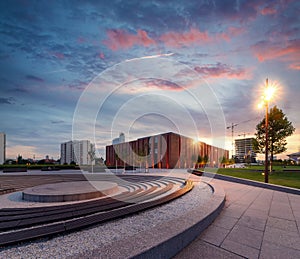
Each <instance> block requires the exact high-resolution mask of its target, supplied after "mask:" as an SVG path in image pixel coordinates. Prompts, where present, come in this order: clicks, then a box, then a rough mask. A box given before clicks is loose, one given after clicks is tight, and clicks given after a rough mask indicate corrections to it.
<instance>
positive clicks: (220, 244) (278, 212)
mask: <svg viewBox="0 0 300 259" xmlns="http://www.w3.org/2000/svg"><path fill="white" fill-rule="evenodd" d="M213 182H215V183H217V184H219V185H220V186H222V187H223V188H224V191H225V193H226V203H225V207H224V209H223V210H222V212H221V214H220V215H219V216H218V217H217V219H216V220H215V221H214V222H213V224H212V225H210V226H209V227H208V228H207V229H206V230H205V231H204V232H203V233H202V234H201V235H200V236H199V237H198V238H197V239H196V240H195V241H194V242H192V243H191V244H190V245H189V246H188V247H186V248H185V249H184V250H183V251H181V252H180V253H179V254H178V255H177V256H176V257H175V258H176V259H179V258H180V259H183V258H284V259H288V258H293V259H294V258H300V195H295V194H288V193H285V192H279V191H273V190H269V189H264V188H260V187H253V186H250V185H244V184H239V183H233V182H229V181H223V180H217V179H214V180H213Z"/></svg>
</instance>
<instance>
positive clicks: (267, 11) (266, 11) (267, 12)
mask: <svg viewBox="0 0 300 259" xmlns="http://www.w3.org/2000/svg"><path fill="white" fill-rule="evenodd" d="M260 13H261V14H262V15H273V14H276V13H277V10H276V9H275V8H274V7H273V6H267V7H264V8H263V9H261V10H260Z"/></svg>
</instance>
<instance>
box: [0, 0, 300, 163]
mask: <svg viewBox="0 0 300 259" xmlns="http://www.w3.org/2000/svg"><path fill="white" fill-rule="evenodd" d="M299 14H300V2H299V1H297V0H280V1H265V0H253V1H246V0H245V1H243V0H235V1H228V0H220V1H217V0H215V1H211V0H189V1H182V0H176V1H162V0H161V1H158V0H156V1H154V0H149V1H147V0H145V1H121V0H109V1H106V0H105V1H104V0H99V1H97V0H94V1H83V0H77V1H75V0H74V1H29V0H19V1H14V0H3V1H0V18H1V20H0V23H1V25H0V132H5V133H6V135H7V157H8V158H15V157H16V156H17V155H18V154H21V155H22V156H23V157H24V158H32V157H33V156H35V157H36V158H43V157H44V156H45V155H49V156H50V157H53V158H54V159H58V158H59V156H60V155H59V153H60V143H62V142H65V141H68V140H71V139H72V138H76V139H79V138H86V139H90V140H91V141H95V142H96V144H97V150H98V151H99V155H102V156H103V155H104V149H103V147H104V146H105V145H106V144H110V143H111V139H112V138H114V137H117V136H118V134H119V132H121V131H123V132H124V133H125V135H126V139H127V140H132V139H135V138H138V137H142V136H147V135H151V134H157V133H161V132H168V131H177V132H179V133H181V134H183V135H186V136H190V137H197V138H199V139H200V140H203V141H205V142H210V143H216V144H219V145H220V146H222V143H221V142H222V141H223V142H224V146H225V147H226V148H227V149H230V150H231V129H226V127H227V126H230V125H231V124H232V123H234V124H238V125H237V126H235V127H234V138H237V137H243V135H242V134H246V137H250V136H253V134H254V132H255V125H256V124H257V123H258V122H259V121H260V120H261V119H262V118H263V116H264V111H263V110H259V109H258V108H257V103H258V102H259V100H260V97H261V94H262V88H263V87H264V83H265V80H266V78H269V82H270V83H272V84H276V86H277V92H276V96H275V99H274V100H273V101H271V103H270V106H273V105H275V104H276V105H277V106H278V107H279V108H281V109H282V110H283V111H284V112H285V113H286V115H287V116H288V119H289V120H291V121H292V123H293V125H294V127H296V129H297V130H296V132H295V134H294V135H293V137H290V138H288V151H287V152H286V153H287V154H288V153H292V152H296V151H298V150H299V148H300V132H299V130H300V117H299V110H300V98H299V97H300V94H299V89H300V86H299V82H300V18H299V17H300V15H299ZM72 132H73V133H72ZM239 135H241V136H239ZM223 138H224V140H222V139H223ZM212 139H220V142H214V141H213V140H212Z"/></svg>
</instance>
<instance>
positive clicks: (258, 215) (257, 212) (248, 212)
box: [244, 207, 268, 219]
mask: <svg viewBox="0 0 300 259" xmlns="http://www.w3.org/2000/svg"><path fill="white" fill-rule="evenodd" d="M244 216H251V217H256V218H260V219H267V218H268V213H267V212H265V211H262V210H258V209H256V208H253V207H252V208H251V207H250V208H249V209H247V210H246V211H245V213H244Z"/></svg>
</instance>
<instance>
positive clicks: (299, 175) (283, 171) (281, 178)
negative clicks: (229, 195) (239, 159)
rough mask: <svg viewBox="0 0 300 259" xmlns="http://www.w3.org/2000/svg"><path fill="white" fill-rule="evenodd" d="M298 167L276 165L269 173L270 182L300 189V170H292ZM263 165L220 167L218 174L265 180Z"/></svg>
mask: <svg viewBox="0 0 300 259" xmlns="http://www.w3.org/2000/svg"><path fill="white" fill-rule="evenodd" d="M289 169H290V170H295V169H299V170H300V168H299V167H297V168H283V167H274V170H275V171H274V172H272V174H270V175H269V183H272V184H277V185H282V186H288V187H293V188H298V189H300V171H299V172H296V171H291V172H289V171H288V170H289ZM262 170H263V167H259V166H257V167H251V168H220V169H219V170H218V172H217V173H218V174H223V175H228V176H234V177H238V178H244V179H250V180H254V181H259V182H264V175H262V173H263V171H262Z"/></svg>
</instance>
